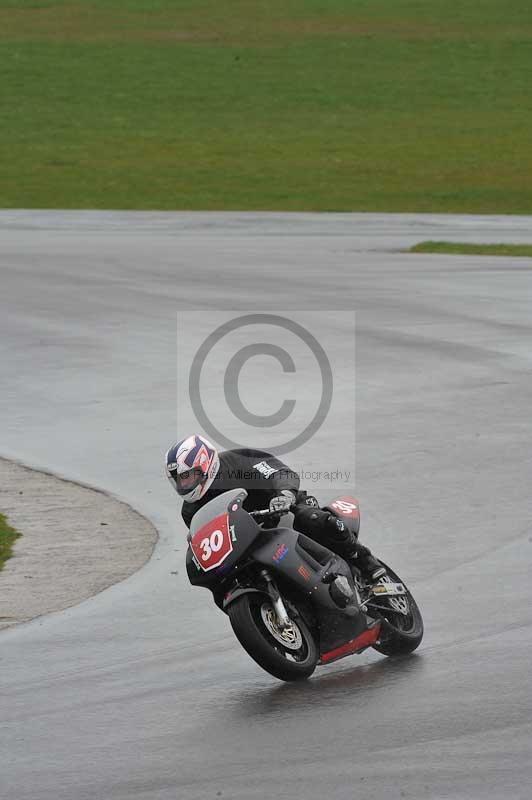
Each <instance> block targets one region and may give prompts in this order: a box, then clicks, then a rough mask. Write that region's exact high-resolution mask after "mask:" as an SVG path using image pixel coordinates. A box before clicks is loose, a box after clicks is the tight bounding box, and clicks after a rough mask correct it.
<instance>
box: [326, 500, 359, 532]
mask: <svg viewBox="0 0 532 800" xmlns="http://www.w3.org/2000/svg"><path fill="white" fill-rule="evenodd" d="M325 508H326V509H327V510H328V511H332V513H333V514H336V516H337V517H340V519H341V520H342V521H343V522H345V524H346V525H348V527H349V529H350V530H351V531H352V532H353V533H354V534H355V536H358V532H359V530H360V508H359V504H358V500H357V499H356V497H352V496H351V495H340V496H339V497H335V498H334V500H331V502H330V503H327V505H326V506H325Z"/></svg>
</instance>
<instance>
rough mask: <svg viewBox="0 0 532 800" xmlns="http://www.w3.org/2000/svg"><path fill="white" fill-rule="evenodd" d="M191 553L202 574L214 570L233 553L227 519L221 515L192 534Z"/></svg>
mask: <svg viewBox="0 0 532 800" xmlns="http://www.w3.org/2000/svg"><path fill="white" fill-rule="evenodd" d="M190 546H191V548H192V552H193V553H194V555H195V557H196V561H197V562H198V564H199V565H200V567H201V569H202V570H204V572H208V571H209V570H211V569H215V568H216V567H219V566H220V564H222V563H223V562H224V561H225V559H226V558H227V556H228V555H229V554H230V553H232V552H233V542H232V541H231V534H230V532H229V517H228V516H227V514H221V515H220V516H219V517H216V518H215V519H211V521H210V522H208V523H207V525H204V526H203V528H200V530H199V531H198V532H197V533H195V534H194V536H193V537H192V539H191V540H190Z"/></svg>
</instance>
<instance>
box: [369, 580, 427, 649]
mask: <svg viewBox="0 0 532 800" xmlns="http://www.w3.org/2000/svg"><path fill="white" fill-rule="evenodd" d="M384 566H386V565H384ZM386 572H387V574H388V576H389V577H390V578H391V580H392V581H393V582H394V583H402V584H403V586H404V587H405V589H406V595H405V599H406V600H407V602H408V611H409V613H408V615H402V614H401V613H399V612H396V611H394V609H393V607H392V605H391V604H390V600H391V599H392V598H389V599H388V600H387V601H386V602H387V603H388V604H389V605H390V611H389V612H387V613H386V612H381V615H382V618H383V620H384V621H383V623H382V628H381V636H380V638H379V640H378V641H377V643H376V644H374V645H373V647H374V649H375V650H377V652H379V653H382V654H383V655H385V656H403V655H407V654H408V653H412V652H413V651H414V650H415V649H416V648H417V647H419V645H420V644H421V640H422V639H423V618H422V616H421V612H420V610H419V608H418V605H417V603H416V601H415V600H414V598H413V596H412V595H411V594H410V591H409V590H408V587H407V586H406V584H405V583H404V582H403V581H402V580H401V578H400V577H399V576H398V575H397V574H396V573H395V572H394V571H393V570H392V569H390V568H389V567H388V566H386ZM382 602H383V600H381V599H379V604H381V603H382Z"/></svg>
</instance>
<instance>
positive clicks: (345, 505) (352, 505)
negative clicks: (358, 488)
mask: <svg viewBox="0 0 532 800" xmlns="http://www.w3.org/2000/svg"><path fill="white" fill-rule="evenodd" d="M330 507H331V508H333V509H334V510H335V511H336V513H337V514H339V515H340V516H341V517H351V518H352V519H356V517H358V515H359V511H358V500H357V499H356V497H337V498H336V500H333V501H332V503H330Z"/></svg>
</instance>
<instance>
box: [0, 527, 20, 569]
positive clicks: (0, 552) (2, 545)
mask: <svg viewBox="0 0 532 800" xmlns="http://www.w3.org/2000/svg"><path fill="white" fill-rule="evenodd" d="M19 536H20V533H18V532H17V531H16V530H15V529H14V528H12V527H11V526H10V525H8V524H7V521H6V518H5V517H4V515H3V514H0V570H1V569H2V567H3V566H4V564H5V562H6V561H7V559H8V558H10V557H11V555H12V549H13V544H14V542H15V539H18V537H19Z"/></svg>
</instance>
